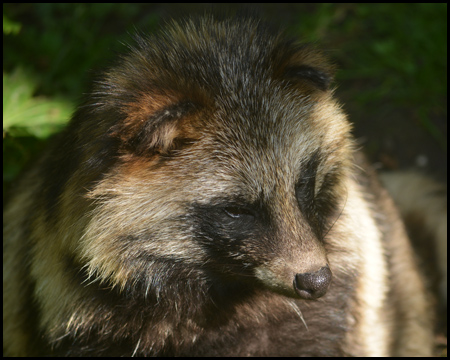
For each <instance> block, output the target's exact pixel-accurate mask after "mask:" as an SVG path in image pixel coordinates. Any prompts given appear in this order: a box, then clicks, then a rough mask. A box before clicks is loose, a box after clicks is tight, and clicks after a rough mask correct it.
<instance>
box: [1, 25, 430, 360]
mask: <svg viewBox="0 0 450 360" xmlns="http://www.w3.org/2000/svg"><path fill="white" fill-rule="evenodd" d="M332 76H333V68H332V66H330V65H329V63H328V62H327V60H326V58H325V57H324V56H323V55H322V54H321V53H320V52H318V51H316V50H315V49H313V48H310V47H307V46H303V45H299V44H296V43H295V42H292V41H289V40H285V39H284V38H283V37H282V36H281V35H280V34H272V33H271V32H270V31H268V30H267V29H266V28H265V27H264V26H262V25H261V24H259V23H258V22H257V21H254V20H249V19H244V20H242V19H237V20H236V19H235V20H220V21H219V20H215V19H214V18H212V17H203V18H201V19H197V20H187V21H186V22H184V23H172V25H171V26H169V27H167V28H166V29H165V30H164V31H163V32H161V33H160V34H159V35H158V36H155V37H153V36H151V37H148V38H142V37H141V38H139V39H137V44H136V45H135V46H134V47H132V48H131V49H130V53H129V54H128V55H126V56H124V57H122V58H121V60H120V61H119V63H118V65H117V66H116V67H114V68H112V69H110V70H109V71H107V72H106V73H105V74H104V75H103V77H102V79H101V80H100V81H98V82H97V83H96V85H95V86H94V89H93V91H92V92H91V94H90V96H89V97H88V98H87V100H86V102H85V103H84V104H83V105H82V106H81V107H80V108H79V109H78V110H77V111H76V113H75V114H74V116H73V119H72V121H71V122H70V124H69V125H68V127H67V128H66V130H65V131H64V132H63V133H62V134H60V137H59V138H58V139H57V140H56V141H55V143H54V144H53V146H52V147H50V148H49V150H48V151H47V152H46V154H44V156H43V157H42V158H41V159H40V161H39V162H38V163H37V164H36V166H35V167H34V168H32V169H31V171H30V172H28V174H26V175H25V176H24V178H23V179H22V181H21V183H20V184H19V185H18V188H17V190H16V192H15V194H14V195H13V197H12V199H11V200H10V202H9V205H8V206H7V208H6V210H5V219H4V224H5V232H4V239H5V240H4V241H5V245H4V260H3V263H4V290H3V294H4V300H3V304H4V311H3V314H4V315H3V316H4V320H3V321H4V328H3V334H4V347H5V351H6V354H8V355H74V356H78V355H123V356H131V355H136V356H143V355H153V356H162V355H167V356H173V355H189V356H198V355H200V356H201V355H204V356H210V355H229V356H237V355H254V356H264V355H278V356H281V355H286V356H296V355H301V356H310V355H318V356H329V355H339V356H340V355H355V356H363V355H428V354H430V348H431V343H432V332H431V323H432V322H431V317H430V314H429V310H428V305H427V297H426V295H425V292H424V286H423V283H422V281H421V278H420V276H419V274H418V272H417V269H416V265H415V263H414V261H413V255H412V250H411V248H410V245H409V242H408V239H407V236H406V235H405V231H404V228H403V225H402V223H401V222H400V220H399V217H398V214H397V212H396V210H395V209H394V207H393V204H392V202H391V200H390V198H389V197H388V196H387V194H386V192H385V191H384V190H383V189H382V188H381V187H380V186H379V184H378V181H377V180H376V178H375V177H374V174H373V173H372V170H371V169H370V168H369V167H367V166H366V164H365V162H364V159H363V157H362V156H361V155H360V154H359V153H358V152H357V151H355V150H354V148H353V146H352V137H351V135H350V132H349V131H350V125H349V123H348V122H347V120H346V117H345V115H344V114H343V112H342V111H341V109H340V106H339V105H338V103H337V102H336V101H335V100H334V99H333V90H332V89H330V82H331V81H332Z"/></svg>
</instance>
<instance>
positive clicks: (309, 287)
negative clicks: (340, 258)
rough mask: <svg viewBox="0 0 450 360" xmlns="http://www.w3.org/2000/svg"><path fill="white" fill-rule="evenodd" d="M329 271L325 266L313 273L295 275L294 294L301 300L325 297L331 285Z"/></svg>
mask: <svg viewBox="0 0 450 360" xmlns="http://www.w3.org/2000/svg"><path fill="white" fill-rule="evenodd" d="M331 276H332V275H331V270H330V268H329V267H328V265H327V266H324V267H322V268H320V269H319V270H318V271H316V272H313V273H303V274H297V275H295V279H294V289H295V292H296V293H297V294H298V295H299V296H300V297H301V298H303V299H306V300H311V299H317V298H320V297H321V296H323V295H325V293H326V292H327V289H328V286H329V285H330V283H331Z"/></svg>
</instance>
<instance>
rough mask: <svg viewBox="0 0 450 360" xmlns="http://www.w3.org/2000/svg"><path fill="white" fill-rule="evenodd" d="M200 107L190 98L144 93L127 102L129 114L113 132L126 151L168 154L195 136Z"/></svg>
mask: <svg viewBox="0 0 450 360" xmlns="http://www.w3.org/2000/svg"><path fill="white" fill-rule="evenodd" d="M197 109H198V106H196V105H195V103H194V102H192V101H190V100H180V99H178V98H176V97H162V96H155V95H152V96H150V95H145V96H142V97H140V98H139V100H138V101H135V102H133V103H130V104H127V106H126V107H125V110H124V112H125V115H126V117H125V119H124V120H123V121H122V122H120V123H119V124H116V125H115V126H114V127H113V129H112V135H113V136H115V137H117V138H119V139H120V143H121V147H122V149H124V150H125V151H128V152H132V153H135V154H138V155H145V154H148V155H152V154H167V153H169V152H170V151H171V150H173V149H176V148H179V147H181V146H183V145H184V144H186V143H187V142H191V141H193V140H194V138H195V137H196V132H195V129H194V124H193V123H194V119H195V114H196V110H197Z"/></svg>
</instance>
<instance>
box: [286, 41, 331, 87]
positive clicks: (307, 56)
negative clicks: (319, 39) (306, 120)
mask: <svg viewBox="0 0 450 360" xmlns="http://www.w3.org/2000/svg"><path fill="white" fill-rule="evenodd" d="M280 64H281V65H280V68H279V70H278V74H279V76H281V78H282V79H283V80H285V81H287V82H288V83H290V84H291V85H293V86H295V87H297V88H301V89H302V90H309V91H317V90H320V91H326V90H328V89H329V87H330V84H331V82H332V81H333V77H334V71H335V69H334V66H333V65H332V64H330V63H329V61H328V59H327V58H326V56H325V55H324V54H323V53H322V52H320V51H319V50H316V49H315V48H313V47H309V46H306V45H304V46H300V47H299V48H298V49H296V51H293V52H290V53H289V55H288V56H286V57H285V58H283V59H280Z"/></svg>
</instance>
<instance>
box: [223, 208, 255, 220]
mask: <svg viewBox="0 0 450 360" xmlns="http://www.w3.org/2000/svg"><path fill="white" fill-rule="evenodd" d="M224 211H225V213H226V214H227V215H228V216H229V217H231V218H233V219H240V218H243V217H252V218H253V217H254V214H253V212H251V211H250V210H248V209H246V208H243V207H239V206H229V207H226V208H225V209H224Z"/></svg>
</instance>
